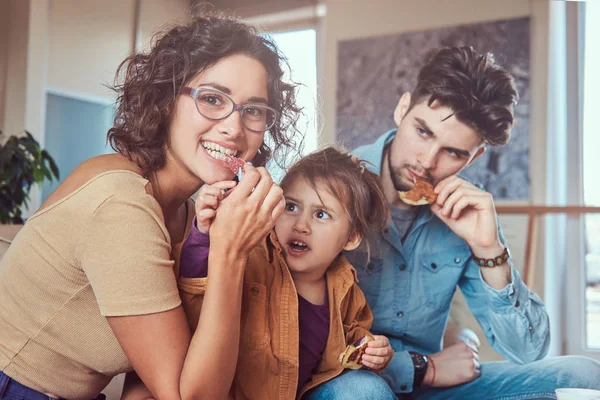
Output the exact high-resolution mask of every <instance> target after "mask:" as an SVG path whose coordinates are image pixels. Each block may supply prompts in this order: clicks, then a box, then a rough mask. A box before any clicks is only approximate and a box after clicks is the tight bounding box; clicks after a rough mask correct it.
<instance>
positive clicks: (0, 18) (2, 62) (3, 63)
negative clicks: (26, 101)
mask: <svg viewBox="0 0 600 400" xmlns="http://www.w3.org/2000/svg"><path fill="white" fill-rule="evenodd" d="M9 6H10V2H8V1H0V131H4V89H5V88H4V86H5V85H6V67H7V65H8V33H9V30H8V26H9V25H8V15H9Z"/></svg>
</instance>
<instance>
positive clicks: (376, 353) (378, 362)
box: [362, 335, 394, 370]
mask: <svg viewBox="0 0 600 400" xmlns="http://www.w3.org/2000/svg"><path fill="white" fill-rule="evenodd" d="M373 338H374V339H375V340H373V341H371V342H369V343H367V348H366V349H365V354H363V356H362V364H363V365H364V366H365V367H367V368H370V369H374V370H378V369H382V368H383V367H384V366H385V365H386V364H387V363H388V362H389V361H390V360H391V358H392V357H393V355H394V350H393V349H392V346H391V345H390V341H389V340H388V338H387V337H385V336H381V335H373Z"/></svg>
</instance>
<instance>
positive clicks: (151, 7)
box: [138, 0, 190, 49]
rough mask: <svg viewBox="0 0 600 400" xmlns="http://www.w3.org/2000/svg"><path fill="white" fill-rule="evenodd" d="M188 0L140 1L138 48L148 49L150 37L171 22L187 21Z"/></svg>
mask: <svg viewBox="0 0 600 400" xmlns="http://www.w3.org/2000/svg"><path fill="white" fill-rule="evenodd" d="M188 4H189V0H142V3H141V5H142V7H141V9H140V15H139V21H140V27H139V31H138V33H139V46H141V47H140V48H141V49H146V48H148V45H149V44H150V39H151V38H152V35H153V34H154V33H155V32H156V31H158V30H161V28H164V27H166V26H168V25H170V24H171V23H173V22H185V21H187V20H189V18H190V13H189V9H188Z"/></svg>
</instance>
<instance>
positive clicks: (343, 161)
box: [280, 147, 390, 238]
mask: <svg viewBox="0 0 600 400" xmlns="http://www.w3.org/2000/svg"><path fill="white" fill-rule="evenodd" d="M298 178H302V179H306V181H307V182H308V183H309V184H310V185H311V186H312V188H313V189H315V191H316V190H317V185H318V184H319V185H325V187H327V188H328V189H329V191H330V192H331V194H333V195H334V196H335V197H336V198H337V199H338V200H339V202H340V203H341V204H342V205H343V207H344V210H345V211H346V213H347V215H348V217H349V218H350V223H351V228H350V232H351V233H354V232H356V233H359V234H361V235H362V237H363V238H366V237H368V236H369V234H371V233H374V232H380V231H383V230H384V229H385V228H386V227H387V225H388V223H389V217H390V210H389V207H388V203H387V200H386V198H385V195H384V193H383V189H382V187H381V182H380V180H379V177H378V176H377V175H375V174H374V173H372V172H370V171H369V170H368V169H367V168H366V166H365V162H364V161H361V160H359V159H358V158H356V157H354V156H352V155H351V154H349V153H347V152H345V151H340V150H337V149H335V148H333V147H327V148H325V149H323V150H319V151H316V152H314V153H312V154H309V155H308V156H306V157H303V158H301V159H300V160H299V161H298V162H296V163H295V164H294V165H293V166H292V167H291V168H290V169H289V171H288V172H287V174H286V175H285V177H284V178H283V180H282V181H281V185H280V186H281V188H282V189H283V191H284V192H285V190H286V188H287V187H289V185H291V183H292V182H294V181H295V180H296V179H298Z"/></svg>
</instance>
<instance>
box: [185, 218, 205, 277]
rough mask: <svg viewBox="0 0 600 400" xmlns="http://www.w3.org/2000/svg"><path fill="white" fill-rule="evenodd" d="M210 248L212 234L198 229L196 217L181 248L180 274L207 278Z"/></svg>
mask: <svg viewBox="0 0 600 400" xmlns="http://www.w3.org/2000/svg"><path fill="white" fill-rule="evenodd" d="M209 249H210V236H209V235H208V233H203V232H200V231H199V230H198V227H197V226H196V217H194V221H193V222H192V229H191V231H190V234H189V235H188V237H187V239H186V241H185V243H184V244H183V247H182V248H181V257H180V259H179V275H181V276H182V277H184V278H206V277H207V276H208V251H209Z"/></svg>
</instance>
